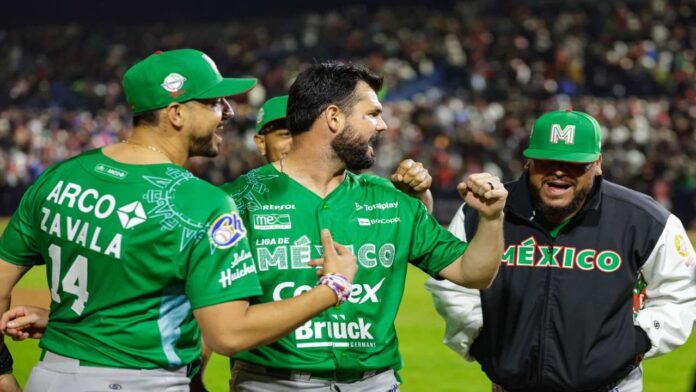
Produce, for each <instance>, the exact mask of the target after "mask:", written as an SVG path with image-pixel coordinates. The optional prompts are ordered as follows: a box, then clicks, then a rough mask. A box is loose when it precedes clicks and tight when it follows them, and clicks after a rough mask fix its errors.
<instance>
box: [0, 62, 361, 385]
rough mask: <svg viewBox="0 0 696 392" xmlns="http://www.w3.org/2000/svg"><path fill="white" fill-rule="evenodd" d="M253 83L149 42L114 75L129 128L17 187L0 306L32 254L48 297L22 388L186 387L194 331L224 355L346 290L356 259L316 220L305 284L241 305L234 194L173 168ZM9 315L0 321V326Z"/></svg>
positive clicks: (248, 271)
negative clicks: (319, 248) (123, 136)
mask: <svg viewBox="0 0 696 392" xmlns="http://www.w3.org/2000/svg"><path fill="white" fill-rule="evenodd" d="M254 84H255V80H254V79H229V78H223V77H222V76H221V75H220V73H219V72H218V70H217V67H216V65H215V63H214V62H213V61H212V60H211V59H210V58H209V57H208V56H207V55H205V54H204V53H202V52H199V51H196V50H192V49H180V50H173V51H169V52H157V53H155V54H153V55H151V56H149V57H147V58H146V59H144V60H142V61H141V62H139V63H137V64H135V65H134V66H133V67H131V68H130V69H129V70H128V71H127V72H126V73H125V75H124V80H123V88H124V92H125V95H126V97H127V100H128V103H129V104H130V106H131V108H132V110H133V112H134V113H135V116H134V130H133V133H132V136H131V137H130V138H129V139H127V140H125V141H124V142H123V143H118V144H114V145H109V146H106V147H104V148H100V149H96V150H92V151H88V152H85V153H83V154H80V155H78V156H76V157H74V158H72V159H70V160H67V161H65V162H63V163H60V164H57V165H54V166H52V167H50V168H49V169H47V170H46V172H45V173H43V174H42V175H41V176H40V177H39V178H38V179H37V181H36V182H35V184H34V185H33V186H32V187H31V188H30V189H29V190H28V191H27V192H26V193H25V195H24V196H23V198H22V201H21V203H20V206H19V208H18V210H17V211H16V213H15V214H14V216H13V217H12V220H11V221H10V223H9V225H8V227H7V229H6V230H5V233H4V235H3V236H2V238H0V301H1V302H0V305H2V309H0V310H2V311H5V310H6V309H7V306H8V303H9V297H10V293H11V290H12V288H13V287H14V285H15V283H16V282H17V281H18V280H19V279H20V278H21V276H22V275H23V274H24V273H25V272H26V271H27V270H28V269H29V268H31V266H33V265H37V264H46V265H47V269H46V270H47V272H46V273H47V279H48V282H49V287H50V293H51V299H52V302H51V308H50V314H49V321H48V323H47V325H46V328H45V331H44V332H43V336H42V338H41V343H40V347H41V348H42V349H43V354H42V359H41V362H40V363H39V364H38V365H37V366H35V367H34V369H33V370H32V373H31V375H30V377H29V380H28V382H27V385H26V391H30V392H34V391H36V392H38V391H41V392H45V391H94V390H100V391H105V390H121V389H123V390H133V391H163V390H167V391H188V390H189V378H188V376H189V375H191V374H192V373H195V371H196V370H195V367H196V364H197V362H198V361H199V358H200V355H201V346H200V341H201V336H202V337H203V338H204V339H205V341H206V343H207V344H208V345H209V346H210V347H211V348H212V349H213V350H214V351H216V352H219V353H222V354H224V355H231V354H234V353H236V352H239V351H242V350H247V349H250V348H253V347H255V346H258V345H261V344H267V343H269V342H271V341H274V340H275V339H278V338H280V337H282V336H284V335H286V334H287V333H289V332H291V331H292V330H294V329H295V328H296V327H298V326H300V325H302V324H303V323H304V322H305V321H307V320H309V319H311V318H312V317H314V316H316V315H318V314H320V313H321V312H322V311H324V310H325V309H327V308H330V307H333V306H334V305H336V304H337V303H340V302H342V301H343V300H345V299H347V298H348V293H349V292H350V290H351V284H350V282H351V281H352V277H353V275H354V274H355V271H356V270H357V266H356V263H355V259H356V258H355V256H353V255H351V254H350V252H349V251H348V250H347V249H346V248H345V247H343V246H341V245H339V244H334V243H333V242H332V239H331V235H330V234H329V232H328V231H327V230H323V231H322V233H321V241H322V245H323V247H324V249H326V250H325V252H324V255H323V257H324V258H323V259H322V260H315V261H312V262H309V263H308V264H309V265H323V268H322V269H320V270H318V271H317V273H318V274H319V275H321V280H320V281H319V283H318V284H315V286H316V287H315V288H310V290H308V291H307V292H306V293H305V294H303V295H302V296H299V297H295V298H293V299H292V300H290V301H284V302H276V303H274V304H264V305H260V306H256V305H255V306H249V300H248V298H249V297H253V296H256V295H260V294H261V293H262V291H261V287H260V285H259V281H258V278H257V274H256V268H255V265H254V263H253V261H252V258H251V249H250V247H249V243H248V240H247V230H246V228H245V227H244V225H243V223H242V221H241V219H240V215H239V213H238V211H237V209H236V207H235V205H234V202H233V201H232V200H231V199H230V198H229V197H227V196H226V195H225V194H224V192H222V191H220V190H219V189H218V188H216V187H214V186H213V185H211V184H209V183H206V182H204V181H202V180H200V179H197V178H196V177H194V176H193V175H192V174H191V173H190V172H188V171H186V170H185V169H184V168H183V167H182V165H183V164H184V163H185V162H186V160H187V159H188V157H189V156H208V157H212V156H215V155H216V154H217V152H218V149H219V145H220V142H221V138H220V136H219V135H218V131H221V130H222V128H223V124H224V121H225V120H227V119H228V118H230V117H231V116H232V115H233V112H232V109H231V107H230V106H229V104H228V103H227V101H226V100H225V99H224V97H226V96H230V95H234V94H238V93H242V92H245V91H247V90H249V89H251V88H252V87H253V86H254ZM315 283H316V281H315ZM12 318H13V317H7V315H6V316H4V317H3V319H2V325H0V327H1V328H2V329H3V331H4V332H6V333H10V334H11V335H12V333H11V330H12V329H13V328H14V329H16V328H18V327H21V325H15V324H14V323H20V322H19V321H18V320H14V321H10V319H12Z"/></svg>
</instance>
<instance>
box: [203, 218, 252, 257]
mask: <svg viewBox="0 0 696 392" xmlns="http://www.w3.org/2000/svg"><path fill="white" fill-rule="evenodd" d="M244 237H246V229H245V228H244V224H243V223H242V219H241V218H240V217H239V215H238V214H237V213H236V212H227V213H224V214H222V215H220V216H219V217H217V218H216V219H215V220H214V221H213V223H212V224H211V225H210V229H208V238H209V239H210V243H211V245H212V246H213V247H214V248H218V249H227V248H231V247H233V246H234V245H235V244H237V243H238V242H239V241H240V240H241V239H242V238H244Z"/></svg>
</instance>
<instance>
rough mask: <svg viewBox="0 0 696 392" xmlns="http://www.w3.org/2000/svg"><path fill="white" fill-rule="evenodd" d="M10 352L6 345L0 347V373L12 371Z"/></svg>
mask: <svg viewBox="0 0 696 392" xmlns="http://www.w3.org/2000/svg"><path fill="white" fill-rule="evenodd" d="M12 364H13V361H12V354H10V349H9V348H7V346H6V345H3V346H2V349H0V374H8V373H12Z"/></svg>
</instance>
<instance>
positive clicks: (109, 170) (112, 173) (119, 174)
mask: <svg viewBox="0 0 696 392" xmlns="http://www.w3.org/2000/svg"><path fill="white" fill-rule="evenodd" d="M94 171H95V172H97V173H101V174H106V175H107V176H109V177H113V178H116V179H119V180H122V179H124V178H126V176H127V175H128V172H127V171H125V170H121V169H117V168H115V167H113V166H109V165H105V164H103V163H100V164H98V165H97V166H95V167H94Z"/></svg>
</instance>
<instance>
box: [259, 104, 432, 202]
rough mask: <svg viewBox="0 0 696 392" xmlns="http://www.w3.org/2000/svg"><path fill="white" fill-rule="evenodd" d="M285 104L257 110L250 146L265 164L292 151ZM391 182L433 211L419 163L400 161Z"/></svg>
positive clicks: (427, 182)
mask: <svg viewBox="0 0 696 392" xmlns="http://www.w3.org/2000/svg"><path fill="white" fill-rule="evenodd" d="M287 105H288V96H287V95H283V96H280V97H274V98H271V99H269V100H268V101H266V102H264V104H263V105H262V106H261V109H259V114H258V117H257V120H256V132H257V134H256V135H254V144H256V148H257V149H258V151H259V154H261V155H263V156H264V157H265V158H266V161H267V162H276V161H279V160H280V159H282V158H285V157H286V156H287V155H288V152H290V149H291V148H292V135H290V131H289V130H288V125H287V121H286V118H287ZM391 181H392V183H393V184H394V186H396V187H397V188H399V189H401V190H402V191H403V192H406V193H407V194H409V195H411V196H413V197H416V198H418V199H419V200H421V201H422V202H423V204H425V207H426V208H427V209H428V212H432V211H433V195H432V193H431V192H430V185H431V184H432V177H431V176H430V173H428V170H427V169H426V168H425V167H423V164H422V163H420V162H415V161H414V160H412V159H404V160H403V161H401V162H400V163H399V166H398V167H397V168H396V170H395V171H394V174H392V176H391Z"/></svg>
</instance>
